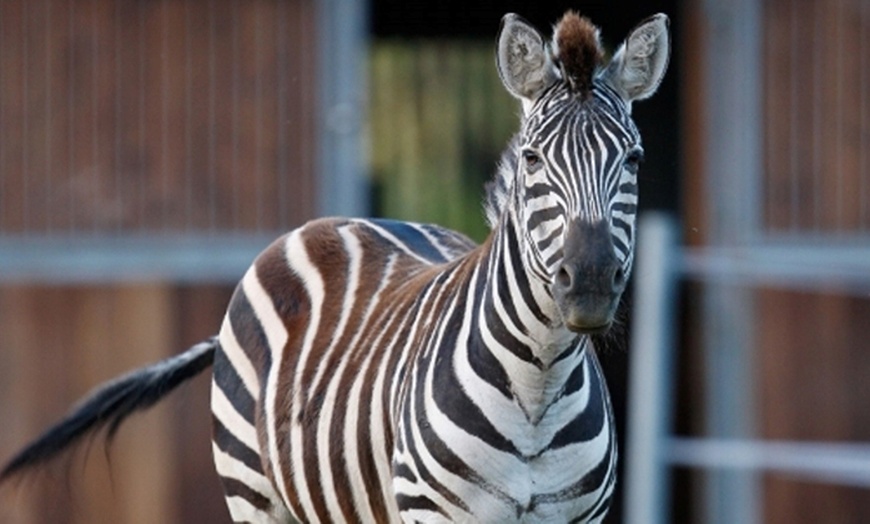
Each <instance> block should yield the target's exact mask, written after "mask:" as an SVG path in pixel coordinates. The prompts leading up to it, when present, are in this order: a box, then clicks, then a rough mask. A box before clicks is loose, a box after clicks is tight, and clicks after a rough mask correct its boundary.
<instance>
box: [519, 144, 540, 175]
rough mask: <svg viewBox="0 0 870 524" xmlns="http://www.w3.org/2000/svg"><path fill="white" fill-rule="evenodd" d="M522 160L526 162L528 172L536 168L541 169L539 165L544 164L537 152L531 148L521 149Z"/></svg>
mask: <svg viewBox="0 0 870 524" xmlns="http://www.w3.org/2000/svg"><path fill="white" fill-rule="evenodd" d="M523 161H524V162H525V163H526V169H528V170H529V171H530V172H534V171H537V170H538V169H541V167H542V166H543V165H544V162H543V161H542V160H541V157H539V156H538V154H537V153H535V152H534V151H532V150H531V149H526V150H524V151H523Z"/></svg>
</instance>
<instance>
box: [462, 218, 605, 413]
mask: <svg viewBox="0 0 870 524" xmlns="http://www.w3.org/2000/svg"><path fill="white" fill-rule="evenodd" d="M522 242H523V239H522V238H520V236H519V230H518V229H517V228H516V226H515V224H514V221H513V220H511V219H510V218H509V215H508V216H507V217H504V218H503V220H502V221H501V223H500V224H499V225H498V227H497V229H496V231H495V232H494V233H493V238H491V239H490V241H489V242H487V244H486V245H485V246H484V249H485V250H486V251H487V252H486V253H485V258H484V260H485V263H483V264H481V267H483V268H486V271H485V274H481V275H480V277H483V278H482V280H481V281H479V282H478V283H477V284H476V285H475V287H476V289H477V292H476V293H475V295H476V297H477V298H476V300H475V304H474V318H475V322H476V324H477V329H473V330H472V333H474V339H473V340H472V344H470V347H469V353H470V354H469V357H470V358H471V359H472V361H473V362H475V363H476V364H477V365H478V367H479V369H480V370H481V371H483V372H484V373H486V372H489V373H490V374H491V375H490V376H489V377H488V380H489V381H490V383H492V384H495V385H496V386H497V387H498V388H499V389H500V391H501V393H502V394H504V395H505V396H507V397H508V398H512V399H514V400H515V401H516V403H517V405H518V407H519V408H520V409H521V410H522V411H523V413H524V414H525V417H526V419H527V420H528V422H530V423H532V424H533V425H534V424H537V423H538V422H540V420H541V419H542V418H543V417H544V415H545V414H546V412H547V410H548V408H549V407H550V406H551V405H553V404H554V403H555V402H556V401H558V399H559V398H560V397H561V396H562V394H563V393H564V392H565V390H566V385H568V383H569V382H570V381H571V379H572V378H578V373H580V374H582V373H583V370H582V369H581V367H582V364H583V362H584V360H585V359H586V356H587V351H588V348H590V347H591V343H590V340H589V337H587V336H585V335H577V334H575V333H572V332H571V331H569V330H568V329H566V328H565V327H564V326H563V324H562V322H561V319H560V318H559V316H558V315H559V313H558V311H557V309H556V307H555V303H554V301H553V298H552V296H551V294H550V292H549V290H548V289H547V284H546V283H545V282H544V280H543V279H542V278H541V277H540V276H539V275H537V274H535V273H534V272H533V271H531V270H529V269H528V268H527V265H526V264H525V263H524V262H523V257H522V253H521V252H520V249H521V243H522ZM484 376H486V375H484ZM581 378H582V377H581Z"/></svg>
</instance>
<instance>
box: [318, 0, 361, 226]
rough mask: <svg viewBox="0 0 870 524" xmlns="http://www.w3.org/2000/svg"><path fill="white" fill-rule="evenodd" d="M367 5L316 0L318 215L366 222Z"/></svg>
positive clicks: (354, 2) (333, 0) (352, 0)
mask: <svg viewBox="0 0 870 524" xmlns="http://www.w3.org/2000/svg"><path fill="white" fill-rule="evenodd" d="M366 13H368V2H367V1H366V0H360V1H358V0H318V2H317V26H318V27H317V29H318V36H317V42H318V48H319V51H318V54H319V63H318V64H317V70H318V73H317V80H318V93H319V96H318V100H319V102H318V115H317V125H318V136H317V140H318V145H317V149H318V158H317V163H318V164H317V165H318V168H317V175H318V176H317V193H318V206H317V207H318V212H319V213H320V214H322V215H346V216H365V215H368V214H369V194H368V184H367V183H366V173H365V163H364V161H363V154H362V151H363V148H362V129H363V123H364V122H365V114H366V106H367V87H366V85H367V82H366V80H367V65H368V27H367V15H366Z"/></svg>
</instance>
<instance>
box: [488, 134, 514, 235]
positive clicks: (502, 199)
mask: <svg viewBox="0 0 870 524" xmlns="http://www.w3.org/2000/svg"><path fill="white" fill-rule="evenodd" d="M519 144H520V140H519V134H516V135H514V136H513V138H511V140H510V142H508V146H507V148H505V150H504V152H502V154H501V160H499V162H498V166H497V168H496V172H495V176H494V177H493V178H492V180H490V181H489V182H487V183H486V197H485V199H484V201H483V210H484V213H485V214H486V222H487V223H488V224H489V227H490V229H495V226H496V224H498V221H499V218H500V217H501V213H502V211H503V210H504V209H505V207H506V205H507V200H508V195H509V194H510V189H511V185H512V184H513V180H514V176H515V173H516V169H517V158H518V157H519Z"/></svg>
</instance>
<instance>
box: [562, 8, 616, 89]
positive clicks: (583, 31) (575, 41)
mask: <svg viewBox="0 0 870 524" xmlns="http://www.w3.org/2000/svg"><path fill="white" fill-rule="evenodd" d="M552 47H553V53H554V57H553V58H554V59H555V61H556V63H557V64H558V66H559V70H560V71H561V73H562V78H564V79H565V81H566V82H567V83H568V86H569V87H570V89H571V91H572V92H573V93H575V94H577V95H579V96H580V97H581V98H583V99H588V98H589V97H590V95H591V94H592V80H593V78H594V77H595V72H596V71H597V70H598V68H599V67H600V66H601V63H602V62H603V60H604V50H603V49H602V48H601V38H600V32H599V30H598V28H597V27H595V25H594V24H593V23H592V22H590V21H589V19H588V18H586V17H583V16H580V15H579V14H578V13H576V12H575V11H568V12H567V13H565V15H564V16H563V17H562V19H561V20H559V23H558V24H556V28H555V30H554V31H553V44H552Z"/></svg>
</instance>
